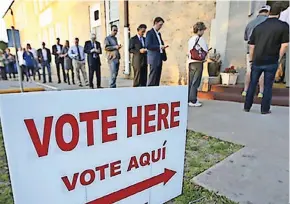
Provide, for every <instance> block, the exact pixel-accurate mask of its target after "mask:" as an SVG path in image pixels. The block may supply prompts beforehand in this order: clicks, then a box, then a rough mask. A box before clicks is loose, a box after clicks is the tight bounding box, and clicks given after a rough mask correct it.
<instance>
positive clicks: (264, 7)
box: [259, 5, 271, 13]
mask: <svg viewBox="0 0 290 204" xmlns="http://www.w3.org/2000/svg"><path fill="white" fill-rule="evenodd" d="M263 10H266V11H268V12H269V11H270V10H271V6H269V5H265V6H262V7H261V8H260V9H259V13H260V12H261V11H263Z"/></svg>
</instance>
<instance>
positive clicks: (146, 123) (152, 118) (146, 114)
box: [144, 104, 156, 134]
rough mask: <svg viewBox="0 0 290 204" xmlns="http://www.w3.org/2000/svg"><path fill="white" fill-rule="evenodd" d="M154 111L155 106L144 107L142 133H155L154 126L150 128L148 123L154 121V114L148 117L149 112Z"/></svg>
mask: <svg viewBox="0 0 290 204" xmlns="http://www.w3.org/2000/svg"><path fill="white" fill-rule="evenodd" d="M155 109H156V105H155V104H152V105H145V113H144V133H145V134H146V133H150V132H154V131H155V125H151V126H150V122H151V121H154V120H155V114H152V115H150V111H154V110H155Z"/></svg>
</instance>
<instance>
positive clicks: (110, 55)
mask: <svg viewBox="0 0 290 204" xmlns="http://www.w3.org/2000/svg"><path fill="white" fill-rule="evenodd" d="M117 33H118V27H117V26H116V25H112V27H111V34H110V35H109V36H107V37H106V38H105V50H106V52H107V60H108V64H109V67H110V71H111V78H110V88H116V87H117V85H116V81H117V76H118V72H119V67H120V58H121V55H120V52H119V50H120V49H121V48H122V46H121V45H119V44H118V40H117V37H116V35H117Z"/></svg>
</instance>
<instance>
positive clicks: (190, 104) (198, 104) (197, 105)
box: [188, 101, 202, 107]
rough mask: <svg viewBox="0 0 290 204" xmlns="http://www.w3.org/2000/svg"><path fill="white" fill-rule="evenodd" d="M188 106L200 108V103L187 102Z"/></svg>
mask: <svg viewBox="0 0 290 204" xmlns="http://www.w3.org/2000/svg"><path fill="white" fill-rule="evenodd" d="M188 106H190V107H201V106H202V103H200V102H199V101H196V102H195V103H192V102H189V103H188Z"/></svg>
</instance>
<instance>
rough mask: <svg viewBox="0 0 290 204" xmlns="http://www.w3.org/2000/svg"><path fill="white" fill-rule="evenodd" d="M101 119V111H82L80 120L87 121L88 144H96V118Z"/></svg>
mask: <svg viewBox="0 0 290 204" xmlns="http://www.w3.org/2000/svg"><path fill="white" fill-rule="evenodd" d="M97 119H99V111H92V112H86V113H80V121H81V122H87V143H88V146H92V145H94V144H95V142H94V120H97Z"/></svg>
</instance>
